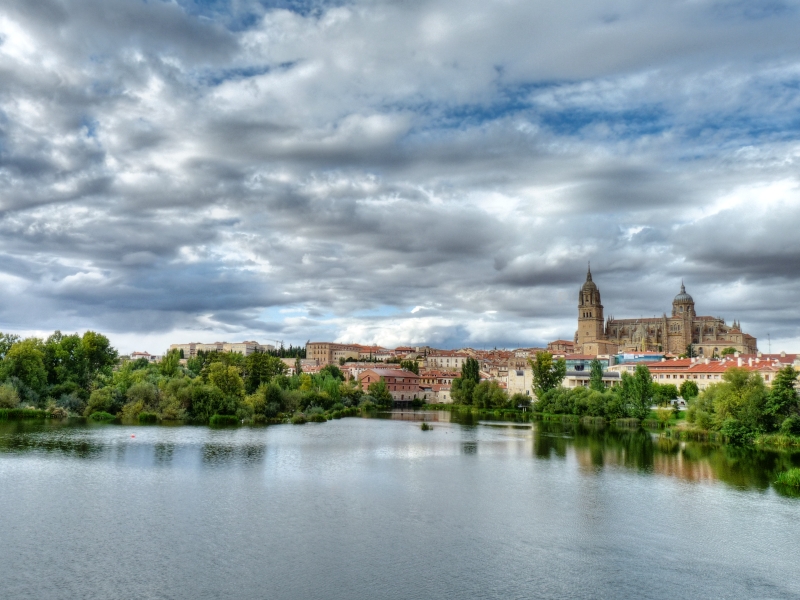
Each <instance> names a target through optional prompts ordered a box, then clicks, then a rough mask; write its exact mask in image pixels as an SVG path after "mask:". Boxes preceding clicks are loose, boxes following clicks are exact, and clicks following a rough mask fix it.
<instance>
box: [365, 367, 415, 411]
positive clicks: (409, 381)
mask: <svg viewBox="0 0 800 600" xmlns="http://www.w3.org/2000/svg"><path fill="white" fill-rule="evenodd" d="M381 379H383V381H384V382H385V383H386V387H387V388H389V392H390V393H391V394H392V398H393V399H394V401H395V402H396V403H408V402H411V400H413V399H414V398H415V397H418V395H419V375H417V374H416V373H413V372H411V371H407V370H405V369H385V368H381V367H375V368H371V369H366V370H364V371H362V372H361V373H360V374H359V375H358V381H359V383H360V384H361V387H362V389H363V390H364V391H365V392H366V391H367V390H369V386H370V384H372V383H375V382H377V381H380V380H381Z"/></svg>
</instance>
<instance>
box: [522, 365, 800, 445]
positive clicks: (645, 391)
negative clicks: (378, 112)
mask: <svg viewBox="0 0 800 600" xmlns="http://www.w3.org/2000/svg"><path fill="white" fill-rule="evenodd" d="M530 364H531V368H532V370H533V389H534V393H535V394H536V398H537V399H536V401H535V402H534V403H533V410H535V411H536V412H540V413H546V414H564V415H575V416H581V417H582V416H591V417H603V418H605V419H608V420H614V419H620V418H635V419H639V420H640V421H642V420H644V419H646V418H647V417H648V416H649V415H650V411H651V408H652V406H653V405H666V404H669V403H670V402H671V401H672V400H675V399H677V398H678V396H679V395H680V396H681V397H683V399H684V400H685V401H686V402H687V411H686V420H687V421H688V422H689V423H691V424H694V425H696V426H697V427H698V428H700V429H702V430H706V431H718V432H720V433H721V434H722V435H723V436H724V437H725V438H726V439H728V440H729V441H733V442H737V443H747V442H749V441H752V440H753V439H754V438H755V437H756V436H758V435H760V434H773V433H780V434H783V435H800V396H798V391H797V387H796V384H797V379H798V375H799V374H798V372H797V371H795V370H794V368H793V367H792V366H791V365H787V366H785V367H783V368H782V369H781V370H780V371H779V372H778V373H777V374H776V376H775V379H774V380H773V382H772V387H769V388H768V387H767V386H766V384H765V382H764V380H763V378H762V377H761V375H760V374H759V373H757V372H755V371H749V370H747V369H745V368H741V367H732V368H730V369H728V370H727V371H725V372H724V373H723V375H722V381H721V382H720V383H716V384H713V385H710V386H708V387H707V388H706V389H705V390H703V391H702V392H700V391H699V390H698V387H697V384H696V383H695V382H694V381H691V380H685V381H684V382H683V383H682V384H681V386H680V388H677V387H676V386H674V385H670V384H667V385H662V384H659V383H657V382H654V381H653V380H652V376H651V374H650V370H649V369H648V368H647V366H646V365H644V364H641V363H640V364H638V365H636V369H635V371H634V372H633V374H630V373H628V372H625V371H623V373H622V375H621V378H620V385H618V386H614V387H610V388H607V387H606V386H605V383H604V382H603V366H602V363H601V362H600V361H599V360H597V359H595V360H593V361H592V363H591V368H590V377H589V385H588V387H584V386H578V387H575V388H565V387H563V386H562V385H561V384H562V382H563V379H564V377H565V376H566V363H565V361H564V360H563V359H559V360H553V356H552V355H551V354H550V353H548V352H540V353H538V354H537V355H536V357H535V358H534V359H532V360H531V361H530Z"/></svg>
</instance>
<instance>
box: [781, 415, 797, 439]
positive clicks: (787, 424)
mask: <svg viewBox="0 0 800 600" xmlns="http://www.w3.org/2000/svg"><path fill="white" fill-rule="evenodd" d="M781 433H782V434H783V435H800V416H798V415H792V416H791V417H786V419H784V420H783V423H781Z"/></svg>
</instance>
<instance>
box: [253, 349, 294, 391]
mask: <svg viewBox="0 0 800 600" xmlns="http://www.w3.org/2000/svg"><path fill="white" fill-rule="evenodd" d="M244 365H245V366H244V373H245V374H244V381H245V387H246V388H247V391H249V392H251V393H252V392H254V391H255V390H257V389H258V388H259V386H261V385H263V384H265V383H269V382H271V381H272V379H273V378H274V377H277V376H279V375H283V374H285V373H286V371H288V367H287V366H286V364H285V363H284V362H283V361H282V360H281V359H280V358H278V357H277V356H271V355H270V354H266V353H263V352H256V353H254V354H251V355H250V356H248V357H247V358H245V361H244Z"/></svg>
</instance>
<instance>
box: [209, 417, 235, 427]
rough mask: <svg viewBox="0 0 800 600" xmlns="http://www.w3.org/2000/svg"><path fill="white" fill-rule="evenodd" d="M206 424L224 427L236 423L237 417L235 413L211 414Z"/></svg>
mask: <svg viewBox="0 0 800 600" xmlns="http://www.w3.org/2000/svg"><path fill="white" fill-rule="evenodd" d="M208 424H209V425H211V426H212V427H224V426H227V425H238V424H239V419H238V418H237V417H236V416H235V415H213V416H212V417H211V418H210V419H209V420H208Z"/></svg>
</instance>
